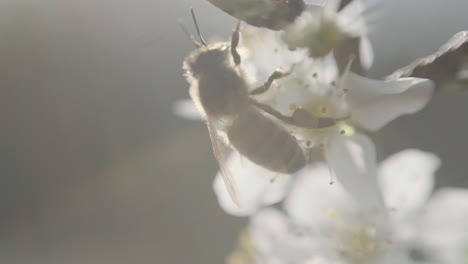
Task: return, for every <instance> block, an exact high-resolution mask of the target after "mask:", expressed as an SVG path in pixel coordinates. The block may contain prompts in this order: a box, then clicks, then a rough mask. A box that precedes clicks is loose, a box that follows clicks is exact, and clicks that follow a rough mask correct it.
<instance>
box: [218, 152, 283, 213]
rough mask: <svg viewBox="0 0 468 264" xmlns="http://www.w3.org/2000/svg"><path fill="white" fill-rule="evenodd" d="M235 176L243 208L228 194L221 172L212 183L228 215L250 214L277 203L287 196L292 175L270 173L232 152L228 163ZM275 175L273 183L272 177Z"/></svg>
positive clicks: (228, 167)
mask: <svg viewBox="0 0 468 264" xmlns="http://www.w3.org/2000/svg"><path fill="white" fill-rule="evenodd" d="M226 163H227V164H226V166H227V169H228V170H229V172H230V173H231V175H232V176H233V177H234V178H235V181H236V185H237V186H236V187H237V191H238V196H239V203H240V207H239V206H237V205H236V204H235V203H234V202H233V201H232V199H231V197H230V196H229V193H228V192H227V189H226V186H224V181H223V179H222V177H221V174H220V172H218V174H217V175H216V178H215V180H214V182H213V188H214V191H215V193H216V195H217V197H218V202H219V204H220V206H221V207H222V208H223V209H224V210H225V211H226V212H227V213H229V214H232V215H236V216H248V215H251V214H252V213H254V212H256V211H257V210H258V209H260V208H261V207H263V206H266V205H270V204H274V203H276V202H278V201H280V200H281V199H283V197H284V196H285V193H286V188H287V186H288V184H289V180H290V179H289V176H287V175H279V174H275V173H272V172H270V171H269V170H266V169H264V168H262V167H260V166H258V165H256V164H254V163H252V162H250V161H249V160H248V159H247V158H245V157H242V156H241V155H240V154H239V153H238V152H233V153H232V154H231V155H230V157H229V159H228V160H227V162H226ZM273 178H275V180H274V181H273V182H272V181H271V180H272V179H273Z"/></svg>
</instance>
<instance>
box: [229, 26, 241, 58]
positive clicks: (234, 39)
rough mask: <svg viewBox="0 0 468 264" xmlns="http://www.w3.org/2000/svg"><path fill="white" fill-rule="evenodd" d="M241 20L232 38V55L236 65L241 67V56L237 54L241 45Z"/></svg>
mask: <svg viewBox="0 0 468 264" xmlns="http://www.w3.org/2000/svg"><path fill="white" fill-rule="evenodd" d="M240 23H241V22H240V20H238V21H237V24H236V27H235V29H234V32H233V33H232V37H231V55H232V59H233V60H234V63H235V64H236V65H239V64H240V63H241V56H240V55H239V53H238V52H237V49H236V48H237V46H238V45H239V31H240Z"/></svg>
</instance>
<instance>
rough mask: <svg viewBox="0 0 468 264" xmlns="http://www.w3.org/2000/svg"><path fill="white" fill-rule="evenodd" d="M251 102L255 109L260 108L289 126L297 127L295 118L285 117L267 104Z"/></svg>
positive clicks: (251, 100) (252, 100)
mask: <svg viewBox="0 0 468 264" xmlns="http://www.w3.org/2000/svg"><path fill="white" fill-rule="evenodd" d="M249 100H250V102H251V103H252V104H253V105H254V106H255V107H257V108H259V109H260V110H263V111H264V112H266V113H267V114H270V115H272V116H274V117H276V118H277V119H279V120H281V121H283V122H285V123H287V124H290V125H296V122H295V121H294V118H293V117H292V116H287V115H283V114H282V113H280V112H278V111H277V110H276V109H274V108H273V107H271V106H269V105H267V104H263V103H260V102H257V101H256V100H255V99H252V98H250V99H249Z"/></svg>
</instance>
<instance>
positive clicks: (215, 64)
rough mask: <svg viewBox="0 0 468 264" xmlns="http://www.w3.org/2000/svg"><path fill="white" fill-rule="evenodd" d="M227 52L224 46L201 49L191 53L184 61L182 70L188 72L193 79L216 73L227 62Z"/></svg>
mask: <svg viewBox="0 0 468 264" xmlns="http://www.w3.org/2000/svg"><path fill="white" fill-rule="evenodd" d="M228 56H229V52H228V49H227V47H226V46H224V45H223V46H217V47H214V48H205V47H202V48H200V49H198V50H197V51H195V52H194V53H192V54H191V55H190V56H189V57H187V59H185V61H184V69H185V70H186V71H189V72H190V73H191V74H192V75H193V76H194V77H197V76H199V75H200V74H203V73H208V72H213V71H216V70H217V69H218V68H220V67H225V66H224V65H225V64H226V63H227V62H228V61H227V59H228V58H229V57H228Z"/></svg>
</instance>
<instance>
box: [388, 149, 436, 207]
mask: <svg viewBox="0 0 468 264" xmlns="http://www.w3.org/2000/svg"><path fill="white" fill-rule="evenodd" d="M439 166H440V159H439V158H438V157H437V156H435V155H434V154H431V153H427V152H423V151H420V150H415V149H409V150H404V151H401V152H399V153H397V154H394V155H392V156H391V157H389V158H387V159H386V160H384V161H383V162H382V163H381V165H380V167H379V183H380V187H381V189H382V192H383V195H384V200H385V204H386V205H387V207H388V208H392V209H395V210H396V213H397V214H399V215H405V214H406V213H408V212H411V211H412V210H415V209H418V208H421V207H422V206H423V205H424V204H425V203H426V201H427V199H428V198H429V196H430V195H431V193H432V189H433V187H434V173H435V172H436V170H437V169H438V168H439Z"/></svg>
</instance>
